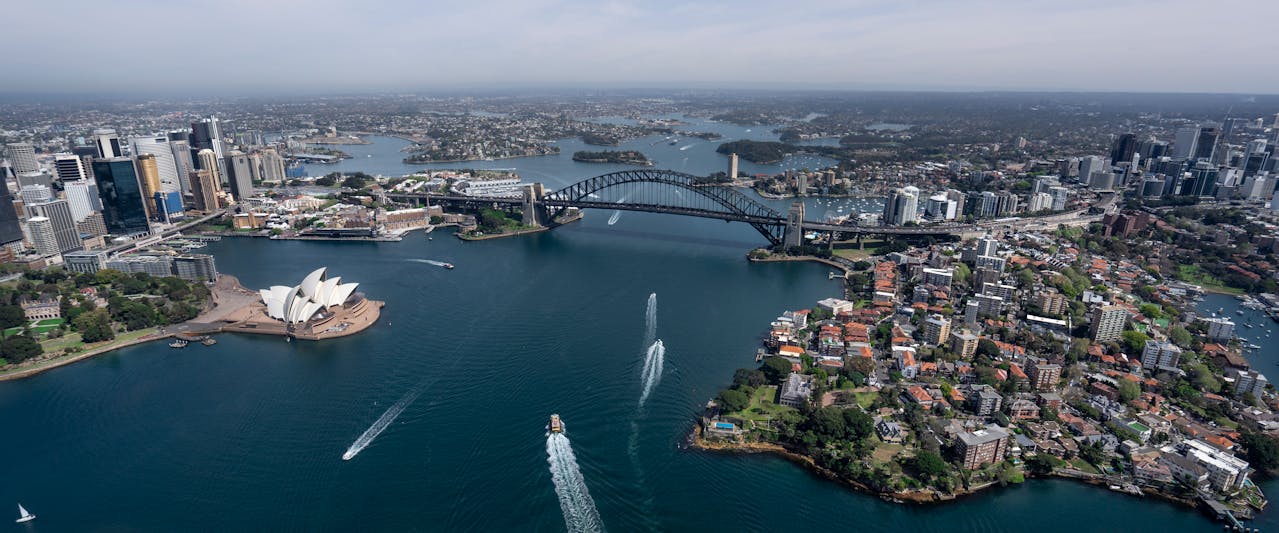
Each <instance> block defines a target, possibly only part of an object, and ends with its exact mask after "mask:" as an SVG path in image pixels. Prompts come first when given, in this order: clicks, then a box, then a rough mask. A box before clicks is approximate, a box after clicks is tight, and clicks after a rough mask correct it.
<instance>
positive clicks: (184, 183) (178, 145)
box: [169, 135, 195, 196]
mask: <svg viewBox="0 0 1279 533" xmlns="http://www.w3.org/2000/svg"><path fill="white" fill-rule="evenodd" d="M170 137H172V135H170ZM169 148H170V149H171V150H173V163H174V165H176V166H177V168H178V176H177V180H178V191H179V192H181V193H182V196H186V195H187V194H189V193H190V192H191V181H190V178H189V176H190V175H191V171H192V170H195V161H194V160H192V159H191V143H190V142H188V141H186V140H185V139H180V140H170V141H169Z"/></svg>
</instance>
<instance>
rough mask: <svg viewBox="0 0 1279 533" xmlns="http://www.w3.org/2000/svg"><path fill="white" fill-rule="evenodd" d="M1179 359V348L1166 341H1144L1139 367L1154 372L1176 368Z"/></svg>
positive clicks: (1174, 369)
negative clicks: (1144, 345)
mask: <svg viewBox="0 0 1279 533" xmlns="http://www.w3.org/2000/svg"><path fill="white" fill-rule="evenodd" d="M1180 360H1181V348H1178V347H1177V345H1176V344H1173V343H1171V342H1168V341H1154V340H1152V341H1146V347H1145V348H1144V349H1142V351H1141V367H1142V368H1144V369H1146V371H1148V372H1151V373H1154V372H1156V371H1158V370H1161V369H1162V370H1172V371H1176V370H1177V363H1178V362H1179V361H1180Z"/></svg>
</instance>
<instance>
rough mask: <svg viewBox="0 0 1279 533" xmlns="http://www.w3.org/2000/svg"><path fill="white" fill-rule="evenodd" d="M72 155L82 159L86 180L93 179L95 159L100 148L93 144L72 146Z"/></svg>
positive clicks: (81, 164) (81, 163)
mask: <svg viewBox="0 0 1279 533" xmlns="http://www.w3.org/2000/svg"><path fill="white" fill-rule="evenodd" d="M71 153H72V154H75V155H76V156H78V157H79V158H80V166H81V168H83V169H84V176H85V177H86V178H92V177H93V158H94V157H97V156H98V148H97V147H96V146H94V145H92V144H86V145H79V146H72V147H71Z"/></svg>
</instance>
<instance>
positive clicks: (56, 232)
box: [26, 200, 84, 253]
mask: <svg viewBox="0 0 1279 533" xmlns="http://www.w3.org/2000/svg"><path fill="white" fill-rule="evenodd" d="M26 209H27V213H28V214H30V215H34V216H35V217H42V218H46V219H48V220H49V223H50V227H51V229H52V231H53V239H54V241H55V242H56V243H57V247H58V253H62V252H70V251H74V250H81V249H83V248H84V243H83V242H82V241H81V240H80V231H79V230H77V229H76V224H75V219H74V218H73V217H72V216H71V207H70V206H69V205H68V204H67V201H66V200H53V201H50V202H45V203H42V204H29V205H27V206H26ZM33 233H34V232H33Z"/></svg>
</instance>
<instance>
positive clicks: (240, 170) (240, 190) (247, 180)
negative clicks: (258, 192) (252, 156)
mask: <svg viewBox="0 0 1279 533" xmlns="http://www.w3.org/2000/svg"><path fill="white" fill-rule="evenodd" d="M224 159H225V162H224V163H225V164H224V166H225V167H226V170H227V178H226V181H227V183H229V184H230V185H231V194H233V195H235V200H236V201H237V202H243V201H244V199H245V198H248V197H250V196H253V175H252V173H251V172H250V170H249V156H247V155H245V154H244V152H241V151H239V150H232V151H230V152H228V153H227V155H226V157H225V158H224Z"/></svg>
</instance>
